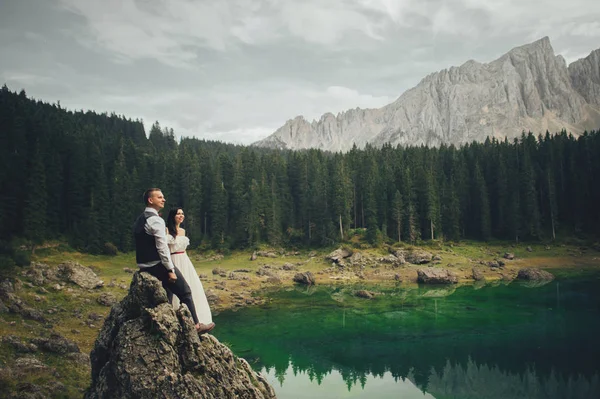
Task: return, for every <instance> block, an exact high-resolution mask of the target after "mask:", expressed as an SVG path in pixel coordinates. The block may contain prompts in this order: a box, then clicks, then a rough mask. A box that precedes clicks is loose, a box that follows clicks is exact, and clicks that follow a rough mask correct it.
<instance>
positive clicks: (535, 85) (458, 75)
mask: <svg viewBox="0 0 600 399" xmlns="http://www.w3.org/2000/svg"><path fill="white" fill-rule="evenodd" d="M599 68H600V49H599V50H595V51H593V52H592V53H591V54H590V55H589V56H588V57H586V58H584V59H580V60H578V61H575V62H573V63H572V64H570V65H569V66H568V67H567V64H566V62H565V60H564V58H563V57H562V56H560V55H558V56H556V55H555V54H554V50H553V49H552V46H551V44H550V40H549V38H548V37H544V38H542V39H540V40H538V41H536V42H533V43H530V44H527V45H524V46H521V47H517V48H514V49H512V50H510V51H509V52H508V53H506V54H504V55H503V56H501V57H500V58H498V59H497V60H495V61H492V62H490V63H487V64H482V63H479V62H477V61H473V60H470V61H467V62H465V63H464V64H463V65H461V66H459V67H451V68H449V69H444V70H442V71H440V72H436V73H432V74H430V75H428V76H426V77H425V78H424V79H422V80H421V82H420V83H419V84H418V85H417V86H415V87H414V88H412V89H410V90H407V91H406V92H404V93H403V94H402V95H401V96H400V97H399V98H398V99H397V100H396V101H394V102H393V103H391V104H388V105H386V106H384V107H382V108H378V109H359V108H356V109H350V110H348V111H345V112H342V113H339V114H338V115H333V114H331V113H326V114H324V115H323V116H322V117H321V118H320V120H318V121H312V122H309V121H307V120H306V119H304V117H302V116H298V117H296V118H294V119H291V120H288V121H287V122H286V123H285V124H284V125H283V126H282V127H280V128H279V129H278V130H277V131H275V132H274V133H273V134H272V135H270V136H268V137H267V138H265V139H263V140H261V141H258V142H256V143H254V145H256V146H260V147H270V148H287V149H302V148H320V149H323V150H330V151H348V150H350V149H351V148H352V146H353V145H354V144H356V146H357V147H359V148H362V147H364V146H365V145H366V144H367V143H370V144H372V145H375V146H380V145H383V144H384V143H391V144H392V145H398V144H399V145H428V146H439V145H441V144H454V145H461V144H465V143H469V142H472V141H480V142H481V141H484V140H485V139H486V138H487V137H495V138H497V139H499V140H503V139H504V138H505V137H506V138H508V139H509V140H510V139H512V138H515V137H519V136H520V135H521V133H522V132H523V131H526V132H528V131H531V132H533V133H534V134H536V135H537V134H544V133H545V132H546V131H549V132H550V133H557V132H559V131H561V130H563V129H565V130H566V131H567V132H569V133H572V134H574V135H579V134H581V133H582V132H584V131H585V130H588V131H589V130H596V129H598V128H600V70H599Z"/></svg>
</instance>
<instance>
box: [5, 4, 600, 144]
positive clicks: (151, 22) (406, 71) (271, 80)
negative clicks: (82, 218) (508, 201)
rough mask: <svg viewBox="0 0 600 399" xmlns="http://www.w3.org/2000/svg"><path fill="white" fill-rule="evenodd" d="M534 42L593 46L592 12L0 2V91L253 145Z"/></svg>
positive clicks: (597, 23) (597, 7)
mask: <svg viewBox="0 0 600 399" xmlns="http://www.w3.org/2000/svg"><path fill="white" fill-rule="evenodd" d="M544 36H549V37H550V41H551V43H552V46H553V48H554V51H555V53H556V54H562V55H563V57H565V59H566V60H567V62H568V63H569V62H572V61H574V60H576V59H578V58H582V57H585V56H587V55H588V54H589V53H590V51H592V50H594V49H596V48H600V1H597V0H569V1H565V0H493V1H492V0H490V1H486V0H0V84H2V83H6V84H7V85H8V87H9V88H10V89H11V90H13V91H18V90H20V89H22V88H23V89H25V91H26V92H27V94H28V95H29V96H30V97H34V98H36V99H40V100H44V101H46V102H52V103H54V102H56V101H60V103H61V105H62V106H63V107H66V108H70V109H85V110H87V109H92V110H95V111H97V112H109V113H110V112H116V113H118V114H123V115H125V116H127V117H129V118H132V119H143V120H144V123H145V124H146V126H147V127H149V125H151V124H152V123H153V122H154V121H159V122H160V124H161V126H163V127H171V128H173V129H174V130H175V134H176V136H178V137H182V136H194V137H198V138H204V139H210V140H220V141H227V142H234V143H241V144H249V143H252V142H254V141H256V140H258V139H261V138H264V137H266V136H268V135H269V134H271V133H273V132H274V131H275V130H276V129H277V128H278V127H280V126H281V125H283V124H284V123H285V121H286V120H288V119H291V118H294V117H295V116H297V115H304V116H305V117H306V118H307V119H309V120H312V119H314V118H317V119H318V118H319V117H320V116H321V114H323V113H325V112H333V113H337V112H340V111H343V110H346V109H349V108H355V107H361V108H374V107H380V106H383V105H385V104H387V103H390V102H392V101H394V100H395V99H396V98H397V97H398V96H399V95H400V94H402V92H404V91H405V90H407V89H409V88H411V87H413V86H415V85H416V84H417V83H418V82H419V81H420V80H421V79H422V78H423V77H424V76H425V75H427V74H429V73H431V72H435V71H438V70H441V69H444V68H448V67H450V66H458V65H461V64H462V63H464V62H465V61H467V60H469V59H474V60H477V61H479V62H490V61H492V60H494V59H495V58H497V57H499V56H500V55H502V54H504V53H506V52H507V51H509V50H510V49H511V48H513V47H516V46H519V45H522V44H526V43H530V42H532V41H535V40H537V39H540V38H541V37H544Z"/></svg>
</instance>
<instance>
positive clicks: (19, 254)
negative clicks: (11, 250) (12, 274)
mask: <svg viewBox="0 0 600 399" xmlns="http://www.w3.org/2000/svg"><path fill="white" fill-rule="evenodd" d="M13 259H14V261H15V264H16V265H17V266H29V265H30V264H31V253H30V252H29V251H16V252H15V254H14V255H13Z"/></svg>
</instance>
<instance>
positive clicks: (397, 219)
mask: <svg viewBox="0 0 600 399" xmlns="http://www.w3.org/2000/svg"><path fill="white" fill-rule="evenodd" d="M402 206H403V204H402V194H400V191H398V190H396V192H395V193H394V200H393V201H392V218H393V220H394V223H395V224H396V234H397V236H398V242H402V219H403V214H404V209H402Z"/></svg>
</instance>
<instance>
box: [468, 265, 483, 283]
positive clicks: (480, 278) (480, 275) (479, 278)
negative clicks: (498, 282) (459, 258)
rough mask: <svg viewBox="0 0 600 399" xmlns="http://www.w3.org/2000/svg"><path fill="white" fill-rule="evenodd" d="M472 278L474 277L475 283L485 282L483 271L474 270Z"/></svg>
mask: <svg viewBox="0 0 600 399" xmlns="http://www.w3.org/2000/svg"><path fill="white" fill-rule="evenodd" d="M471 273H472V276H473V280H475V281H485V276H484V275H483V273H482V272H481V270H479V269H476V268H473V270H472V271H471Z"/></svg>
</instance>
